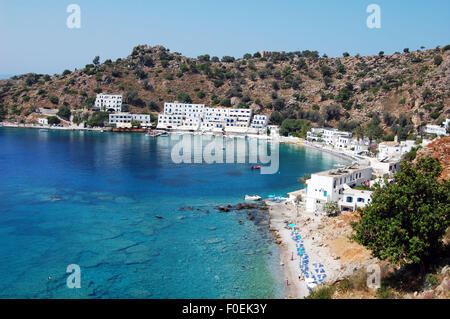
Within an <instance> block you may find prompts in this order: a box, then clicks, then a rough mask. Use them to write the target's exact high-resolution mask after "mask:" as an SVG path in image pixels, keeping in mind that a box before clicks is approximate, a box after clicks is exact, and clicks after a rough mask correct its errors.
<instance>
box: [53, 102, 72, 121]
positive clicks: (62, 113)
mask: <svg viewBox="0 0 450 319" xmlns="http://www.w3.org/2000/svg"><path fill="white" fill-rule="evenodd" d="M56 115H58V116H59V117H62V118H63V119H65V120H69V119H70V115H71V112H70V109H69V107H67V106H64V105H63V106H61V107H60V108H59V110H58V113H56Z"/></svg>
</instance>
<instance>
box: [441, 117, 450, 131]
mask: <svg viewBox="0 0 450 319" xmlns="http://www.w3.org/2000/svg"><path fill="white" fill-rule="evenodd" d="M442 125H444V127H445V128H446V129H448V128H449V127H450V119H445V121H444V122H442Z"/></svg>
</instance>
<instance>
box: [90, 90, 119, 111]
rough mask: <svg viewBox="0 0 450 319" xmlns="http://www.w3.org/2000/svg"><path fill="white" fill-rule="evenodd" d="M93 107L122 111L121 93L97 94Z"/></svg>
mask: <svg viewBox="0 0 450 319" xmlns="http://www.w3.org/2000/svg"><path fill="white" fill-rule="evenodd" d="M95 107H97V108H99V109H100V110H102V111H106V112H115V113H119V112H122V95H109V94H97V98H96V99H95Z"/></svg>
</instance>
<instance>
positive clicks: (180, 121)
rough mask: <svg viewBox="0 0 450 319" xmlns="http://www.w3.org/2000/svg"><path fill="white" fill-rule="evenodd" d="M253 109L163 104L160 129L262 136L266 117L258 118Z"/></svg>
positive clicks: (159, 119)
mask: <svg viewBox="0 0 450 319" xmlns="http://www.w3.org/2000/svg"><path fill="white" fill-rule="evenodd" d="M252 115H253V114H252V110H251V109H227V108H212V107H205V105H204V104H185V103H178V102H174V103H164V113H163V114H159V115H158V126H157V127H158V128H159V129H176V130H190V131H199V130H201V131H204V132H207V131H210V132H221V133H223V132H229V133H243V134H246V133H249V132H250V131H251V132H250V133H256V134H261V132H263V131H265V128H266V127H267V117H266V116H264V115H255V116H254V117H253V120H252Z"/></svg>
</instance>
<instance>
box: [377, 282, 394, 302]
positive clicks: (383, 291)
mask: <svg viewBox="0 0 450 319" xmlns="http://www.w3.org/2000/svg"><path fill="white" fill-rule="evenodd" d="M376 296H377V298H378V299H395V298H396V295H395V292H394V291H393V290H392V288H390V287H388V286H385V285H382V286H381V287H380V288H378V289H377V291H376Z"/></svg>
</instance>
